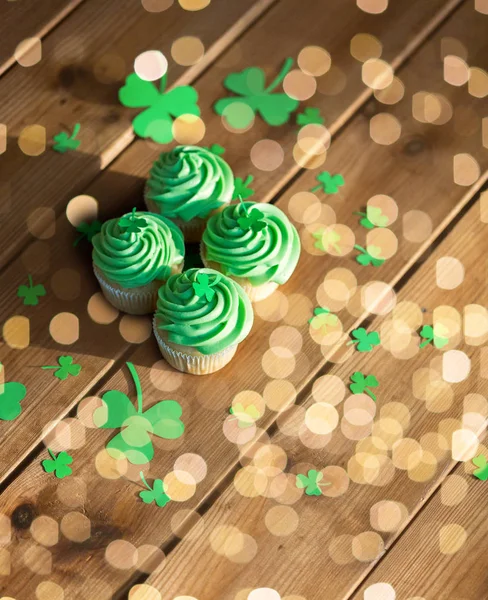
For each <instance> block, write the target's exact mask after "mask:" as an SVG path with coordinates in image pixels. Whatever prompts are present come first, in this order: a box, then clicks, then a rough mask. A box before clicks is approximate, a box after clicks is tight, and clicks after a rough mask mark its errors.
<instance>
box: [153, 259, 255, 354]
mask: <svg viewBox="0 0 488 600" xmlns="http://www.w3.org/2000/svg"><path fill="white" fill-rule="evenodd" d="M200 274H204V275H207V276H208V278H209V284H210V286H211V289H212V290H214V292H215V293H214V294H213V297H212V298H211V299H210V300H207V298H206V297H205V296H199V295H198V293H197V292H196V290H195V288H194V287H193V284H194V283H196V282H198V277H199V275H200ZM253 318H254V317H253V310H252V307H251V302H250V300H249V298H248V297H247V296H246V294H245V293H244V290H243V289H242V288H241V287H240V286H239V285H238V284H237V283H236V282H235V281H232V279H229V278H228V277H225V276H224V275H222V274H221V273H217V271H214V270H213V269H188V271H185V272H184V273H178V274H176V275H172V276H171V277H170V278H169V279H168V281H167V282H166V284H165V285H164V286H162V287H161V288H160V289H159V292H158V302H157V308H156V322H157V326H158V328H159V329H160V330H162V331H165V332H166V335H167V337H168V340H169V341H170V342H172V343H174V344H180V345H182V346H190V347H192V348H196V349H197V350H198V351H199V352H201V353H202V354H214V353H216V352H221V351H222V350H225V349H226V348H228V347H229V346H232V345H234V344H238V343H239V342H241V341H242V340H243V339H244V338H245V337H246V336H247V334H248V333H249V331H250V329H251V327H252V323H253Z"/></svg>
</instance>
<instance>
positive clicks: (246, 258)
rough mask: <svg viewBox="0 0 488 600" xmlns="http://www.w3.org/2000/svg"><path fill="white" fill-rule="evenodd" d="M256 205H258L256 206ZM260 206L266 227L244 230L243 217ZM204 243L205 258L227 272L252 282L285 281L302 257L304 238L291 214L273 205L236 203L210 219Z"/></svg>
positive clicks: (280, 282)
mask: <svg viewBox="0 0 488 600" xmlns="http://www.w3.org/2000/svg"><path fill="white" fill-rule="evenodd" d="M253 207H255V208H253ZM255 209H259V210H260V211H261V213H262V214H263V219H262V221H263V222H264V223H266V227H265V228H264V229H261V230H260V231H254V230H253V229H252V228H250V229H247V230H246V229H242V228H241V226H240V225H239V223H238V220H239V218H241V217H243V216H245V215H246V212H245V211H246V210H247V212H248V213H251V212H252V210H255ZM202 244H203V247H204V251H205V258H206V260H208V261H212V262H215V263H217V264H218V265H219V267H220V268H221V270H222V272H223V273H224V274H225V275H230V276H233V277H243V278H247V279H248V280H249V282H250V283H251V284H252V285H255V286H258V285H261V284H264V283H267V282H270V281H272V282H275V283H278V284H283V283H285V282H286V281H287V280H288V279H289V278H290V277H291V274H292V273H293V271H294V270H295V267H296V265H297V262H298V259H299V257H300V238H299V236H298V232H297V230H296V229H295V227H294V226H293V225H292V224H291V223H290V221H289V219H288V217H287V216H286V215H285V214H284V213H283V212H282V211H281V210H280V209H279V208H277V207H276V206H273V205H272V204H265V203H263V204H261V203H256V202H244V203H242V204H232V205H231V206H228V207H226V208H225V209H224V210H223V211H222V212H220V213H218V214H215V215H213V216H212V217H210V219H209V220H208V222H207V227H206V229H205V232H204V234H203V238H202Z"/></svg>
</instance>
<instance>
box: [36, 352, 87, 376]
mask: <svg viewBox="0 0 488 600" xmlns="http://www.w3.org/2000/svg"><path fill="white" fill-rule="evenodd" d="M41 369H56V370H55V371H54V377H57V378H58V379H61V380H65V379H68V377H69V376H70V375H72V376H73V377H77V376H78V375H79V374H80V372H81V365H77V364H75V363H74V362H73V357H72V356H58V364H57V365H53V366H51V365H46V366H44V367H41Z"/></svg>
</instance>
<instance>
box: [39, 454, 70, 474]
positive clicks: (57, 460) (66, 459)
mask: <svg viewBox="0 0 488 600" xmlns="http://www.w3.org/2000/svg"><path fill="white" fill-rule="evenodd" d="M47 451H48V452H49V455H50V456H51V458H52V460H51V459H46V460H43V461H42V462H41V465H42V468H43V469H44V471H46V473H54V475H55V476H56V477H57V478H58V479H63V478H64V477H68V475H71V473H73V470H72V469H71V467H68V465H70V464H71V463H72V462H73V458H72V457H71V456H70V455H69V454H68V453H67V452H64V451H63V452H60V453H59V454H58V455H57V456H56V455H55V454H54V452H53V451H52V450H50V449H49V448H48V449H47Z"/></svg>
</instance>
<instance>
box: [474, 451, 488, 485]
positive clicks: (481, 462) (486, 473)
mask: <svg viewBox="0 0 488 600" xmlns="http://www.w3.org/2000/svg"><path fill="white" fill-rule="evenodd" d="M473 465H474V466H475V467H478V468H477V469H476V470H475V471H474V472H473V475H474V476H475V477H476V478H477V479H479V480H480V481H488V462H487V460H486V456H484V455H483V454H480V455H479V456H475V457H474V458H473Z"/></svg>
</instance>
